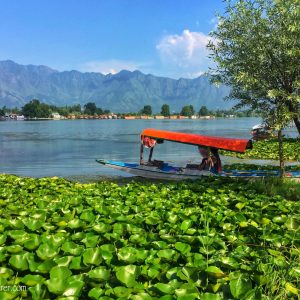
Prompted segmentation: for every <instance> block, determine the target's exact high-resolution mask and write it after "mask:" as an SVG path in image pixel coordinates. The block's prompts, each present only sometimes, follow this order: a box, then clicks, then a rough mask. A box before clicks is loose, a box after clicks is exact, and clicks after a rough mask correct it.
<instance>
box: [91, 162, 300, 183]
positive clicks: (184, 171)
mask: <svg viewBox="0 0 300 300" xmlns="http://www.w3.org/2000/svg"><path fill="white" fill-rule="evenodd" d="M96 161H97V162H98V163H100V164H102V165H104V166H106V167H110V168H113V169H116V170H120V171H123V172H127V173H129V174H132V175H135V176H140V177H145V178H152V179H164V180H186V179H191V180H195V179H198V178H201V177H203V176H224V177H242V178H253V177H279V171H268V170H247V171H241V170H224V171H223V172H222V173H221V174H214V173H212V172H209V171H205V170H202V171H200V170H197V169H189V168H179V167H173V166H169V165H168V164H164V166H163V167H155V166H147V165H139V164H135V163H125V162H118V161H111V160H102V159H100V160H96ZM285 175H286V177H287V178H300V171H293V172H287V173H286V174H285Z"/></svg>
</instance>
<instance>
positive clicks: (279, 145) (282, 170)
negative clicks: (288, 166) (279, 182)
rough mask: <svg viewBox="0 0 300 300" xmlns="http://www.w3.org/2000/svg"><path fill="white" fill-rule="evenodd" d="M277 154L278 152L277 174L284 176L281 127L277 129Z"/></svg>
mask: <svg viewBox="0 0 300 300" xmlns="http://www.w3.org/2000/svg"><path fill="white" fill-rule="evenodd" d="M278 154H279V176H280V178H283V176H284V156H283V140H282V129H279V130H278Z"/></svg>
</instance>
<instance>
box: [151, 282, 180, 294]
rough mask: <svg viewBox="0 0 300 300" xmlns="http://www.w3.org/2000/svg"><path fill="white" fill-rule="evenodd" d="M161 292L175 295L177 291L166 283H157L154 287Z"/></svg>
mask: <svg viewBox="0 0 300 300" xmlns="http://www.w3.org/2000/svg"><path fill="white" fill-rule="evenodd" d="M154 286H155V287H156V288H157V289H158V290H159V291H160V292H162V293H164V294H173V293H174V292H175V289H174V288H173V287H172V286H171V285H170V284H165V283H160V282H159V283H156V284H155V285H154Z"/></svg>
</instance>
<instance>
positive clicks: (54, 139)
mask: <svg viewBox="0 0 300 300" xmlns="http://www.w3.org/2000/svg"><path fill="white" fill-rule="evenodd" d="M258 123H260V119H258V118H236V119H215V120H62V121H3V122H0V145H1V148H0V173H8V174H17V175H22V176H31V177H43V176H62V177H70V176H71V177H72V176H91V177H92V176H104V177H105V176H128V175H126V173H124V172H120V171H116V170H113V169H110V168H107V167H104V166H101V165H99V164H98V163H96V162H95V159H99V158H102V159H112V160H121V161H126V162H137V161H138V159H139V144H140V139H139V134H140V132H141V131H142V130H143V129H145V128H158V129H164V130H173V131H181V132H191V133H199V134H203V135H214V136H224V137H236V138H251V136H250V129H251V127H252V126H254V125H255V124H258ZM145 155H147V153H145ZM153 158H156V159H162V160H165V161H168V162H172V163H175V164H177V165H185V164H186V162H194V163H197V162H199V161H200V157H199V154H198V151H197V149H196V147H193V146H189V145H183V144H177V143H171V142H165V143H164V144H162V145H158V146H157V147H156V149H155V150H154V155H153ZM228 159H229V160H230V158H223V159H222V161H223V163H224V162H225V163H226V161H227V160H228Z"/></svg>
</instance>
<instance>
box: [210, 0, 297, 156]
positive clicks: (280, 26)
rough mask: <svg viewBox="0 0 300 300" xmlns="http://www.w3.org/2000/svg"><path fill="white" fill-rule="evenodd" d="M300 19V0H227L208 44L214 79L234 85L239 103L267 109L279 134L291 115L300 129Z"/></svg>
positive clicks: (239, 104) (239, 105)
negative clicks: (224, 11) (222, 14)
mask: <svg viewBox="0 0 300 300" xmlns="http://www.w3.org/2000/svg"><path fill="white" fill-rule="evenodd" d="M299 19H300V10H299V0H285V1H273V0H238V1H234V0H227V8H226V14H225V15H224V16H219V24H218V27H217V29H216V30H215V31H214V32H212V34H211V36H212V38H213V39H212V40H211V41H210V43H209V44H208V48H209V49H210V50H211V53H212V54H211V57H212V58H213V59H214V61H215V62H216V68H215V69H214V74H213V76H212V78H213V81H215V82H219V83H224V84H226V85H229V86H231V93H230V95H229V98H233V99H237V100H238V105H237V107H243V106H246V107H251V108H252V109H259V110H261V111H264V112H265V116H268V118H267V119H268V121H271V123H272V125H274V126H275V127H276V128H277V129H278V133H279V135H280V134H281V131H282V128H283V127H284V126H285V125H286V124H287V123H288V122H289V121H291V120H293V121H294V123H295V125H296V128H297V130H298V132H299V134H300V101H299V100H300V97H299V88H300V84H299V82H300V65H299V61H300V51H299V49H300V26H299ZM280 147H282V145H281V146H279V148H280ZM279 154H280V151H279ZM280 155H281V154H280ZM282 159H283V155H281V158H280V160H282Z"/></svg>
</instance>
